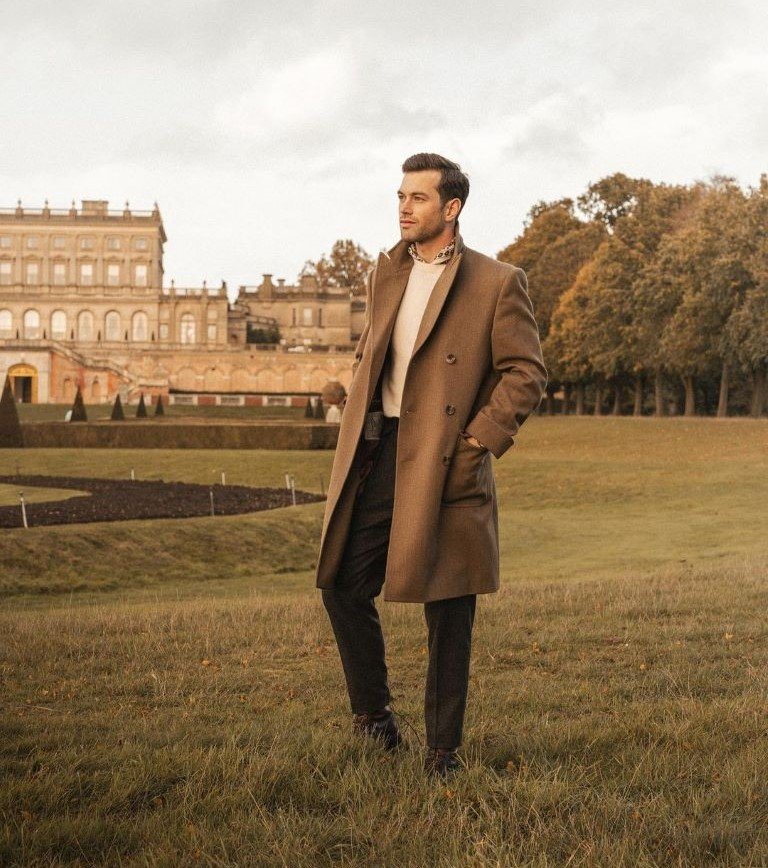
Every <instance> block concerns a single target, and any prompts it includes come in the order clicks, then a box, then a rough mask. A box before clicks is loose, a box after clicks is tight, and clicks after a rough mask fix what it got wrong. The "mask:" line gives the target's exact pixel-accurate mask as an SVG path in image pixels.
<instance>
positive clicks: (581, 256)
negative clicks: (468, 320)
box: [498, 199, 604, 413]
mask: <svg viewBox="0 0 768 868" xmlns="http://www.w3.org/2000/svg"><path fill="white" fill-rule="evenodd" d="M603 235H604V230H603V229H602V227H601V226H599V225H598V224H596V223H591V224H585V223H583V222H582V221H581V220H579V219H578V218H577V217H576V216H575V214H574V212H573V200H571V199H559V200H558V201H556V202H538V203H537V204H536V205H534V206H533V207H532V208H531V210H530V211H529V213H528V219H527V221H526V225H525V228H524V229H523V232H522V234H521V235H520V236H519V237H518V238H517V239H516V240H515V241H513V242H512V244H510V245H508V246H507V247H505V248H504V249H503V250H502V251H500V252H499V254H498V258H499V259H500V260H501V261H502V262H509V263H511V264H512V265H516V266H518V267H519V268H522V269H523V270H524V271H525V272H526V274H527V276H528V292H529V294H530V296H531V301H532V302H533V306H534V310H535V312H536V322H537V324H538V327H539V334H540V337H541V340H542V343H544V342H545V341H546V339H547V336H548V335H549V329H550V323H551V320H552V313H553V311H554V309H555V307H556V306H557V303H558V301H559V299H560V297H561V296H562V295H563V293H564V292H565V291H566V290H567V289H568V288H569V287H570V286H571V284H572V283H573V281H574V279H575V278H576V275H577V274H578V271H579V269H580V268H581V267H582V265H584V264H585V263H586V262H587V261H589V259H590V257H591V256H592V254H593V253H594V251H595V250H596V249H597V247H598V246H599V244H600V241H601V240H602V237H603ZM550 368H551V369H550V371H549V378H548V382H547V394H546V405H547V412H549V413H552V412H553V411H554V397H553V396H554V393H555V392H556V391H557V390H558V388H559V387H560V380H559V378H558V377H557V376H556V371H555V368H553V367H551V366H550ZM565 389H566V397H565V401H564V402H563V412H568V409H569V399H570V395H569V394H568V392H569V389H570V383H566V384H565Z"/></svg>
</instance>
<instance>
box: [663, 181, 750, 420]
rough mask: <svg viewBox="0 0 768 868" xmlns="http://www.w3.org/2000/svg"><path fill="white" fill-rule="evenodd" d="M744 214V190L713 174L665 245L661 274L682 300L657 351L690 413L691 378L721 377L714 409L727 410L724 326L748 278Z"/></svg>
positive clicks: (729, 353) (731, 357)
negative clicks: (677, 378) (681, 389)
mask: <svg viewBox="0 0 768 868" xmlns="http://www.w3.org/2000/svg"><path fill="white" fill-rule="evenodd" d="M745 217H746V197H745V196H744V193H743V191H742V190H741V189H740V188H739V187H738V186H737V185H736V184H735V183H734V182H733V181H732V180H731V179H727V178H719V179H715V180H714V181H713V182H712V183H711V184H710V185H708V187H707V188H706V189H705V190H704V191H703V195H701V196H700V198H699V201H698V203H697V206H696V208H695V210H694V212H693V214H692V215H691V217H690V218H689V220H687V221H686V224H685V226H684V228H683V229H682V230H681V231H679V232H678V233H675V234H673V235H672V236H670V238H669V241H668V245H667V250H666V251H665V267H666V271H667V279H668V280H669V281H670V282H671V283H672V285H673V286H674V287H675V288H676V289H677V291H678V293H679V295H680V299H681V300H680V304H679V305H678V307H677V308H676V310H675V312H674V314H673V315H672V317H671V318H670V320H669V321H668V323H667V324H666V326H665V328H664V331H663V333H662V338H661V350H662V354H663V356H664V360H665V362H666V364H667V366H668V367H669V368H670V369H672V370H674V371H676V372H677V374H678V375H679V376H680V377H681V379H682V382H683V385H684V388H685V394H686V399H685V412H686V414H687V415H693V413H695V379H696V378H697V377H708V376H718V377H719V380H720V385H719V400H718V409H717V412H718V415H720V416H724V415H726V414H727V411H728V390H729V387H730V382H731V374H732V371H733V368H734V366H735V365H736V363H737V359H736V355H737V347H736V346H735V344H734V343H733V339H732V335H731V333H729V331H728V330H727V328H726V325H727V323H728V321H729V319H730V317H731V315H732V314H733V313H734V311H735V310H736V309H737V308H738V307H739V305H740V304H741V303H742V302H743V301H744V298H745V296H746V294H747V292H748V291H749V290H750V289H751V288H752V286H753V285H754V278H753V275H752V273H751V270H750V268H749V262H750V259H751V258H752V257H751V254H753V253H754V241H755V239H754V238H753V237H751V235H750V233H749V232H748V231H746V220H745Z"/></svg>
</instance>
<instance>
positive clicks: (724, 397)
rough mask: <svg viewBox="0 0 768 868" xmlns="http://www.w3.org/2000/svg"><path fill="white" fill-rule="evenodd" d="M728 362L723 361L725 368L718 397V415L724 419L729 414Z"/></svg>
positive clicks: (721, 376)
mask: <svg viewBox="0 0 768 868" xmlns="http://www.w3.org/2000/svg"><path fill="white" fill-rule="evenodd" d="M728 386H729V377H728V362H723V370H722V372H721V374H720V394H719V395H718V399H717V417H718V419H722V418H723V417H725V416H727V415H728Z"/></svg>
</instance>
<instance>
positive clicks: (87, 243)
mask: <svg viewBox="0 0 768 868" xmlns="http://www.w3.org/2000/svg"><path fill="white" fill-rule="evenodd" d="M80 249H81V250H93V238H92V237H91V236H90V235H84V236H83V237H82V238H81V239H80Z"/></svg>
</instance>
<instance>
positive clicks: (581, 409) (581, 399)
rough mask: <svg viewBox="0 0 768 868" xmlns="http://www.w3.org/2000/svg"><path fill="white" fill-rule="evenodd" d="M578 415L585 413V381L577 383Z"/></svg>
mask: <svg viewBox="0 0 768 868" xmlns="http://www.w3.org/2000/svg"><path fill="white" fill-rule="evenodd" d="M576 415H577V416H583V415H584V383H576Z"/></svg>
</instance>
